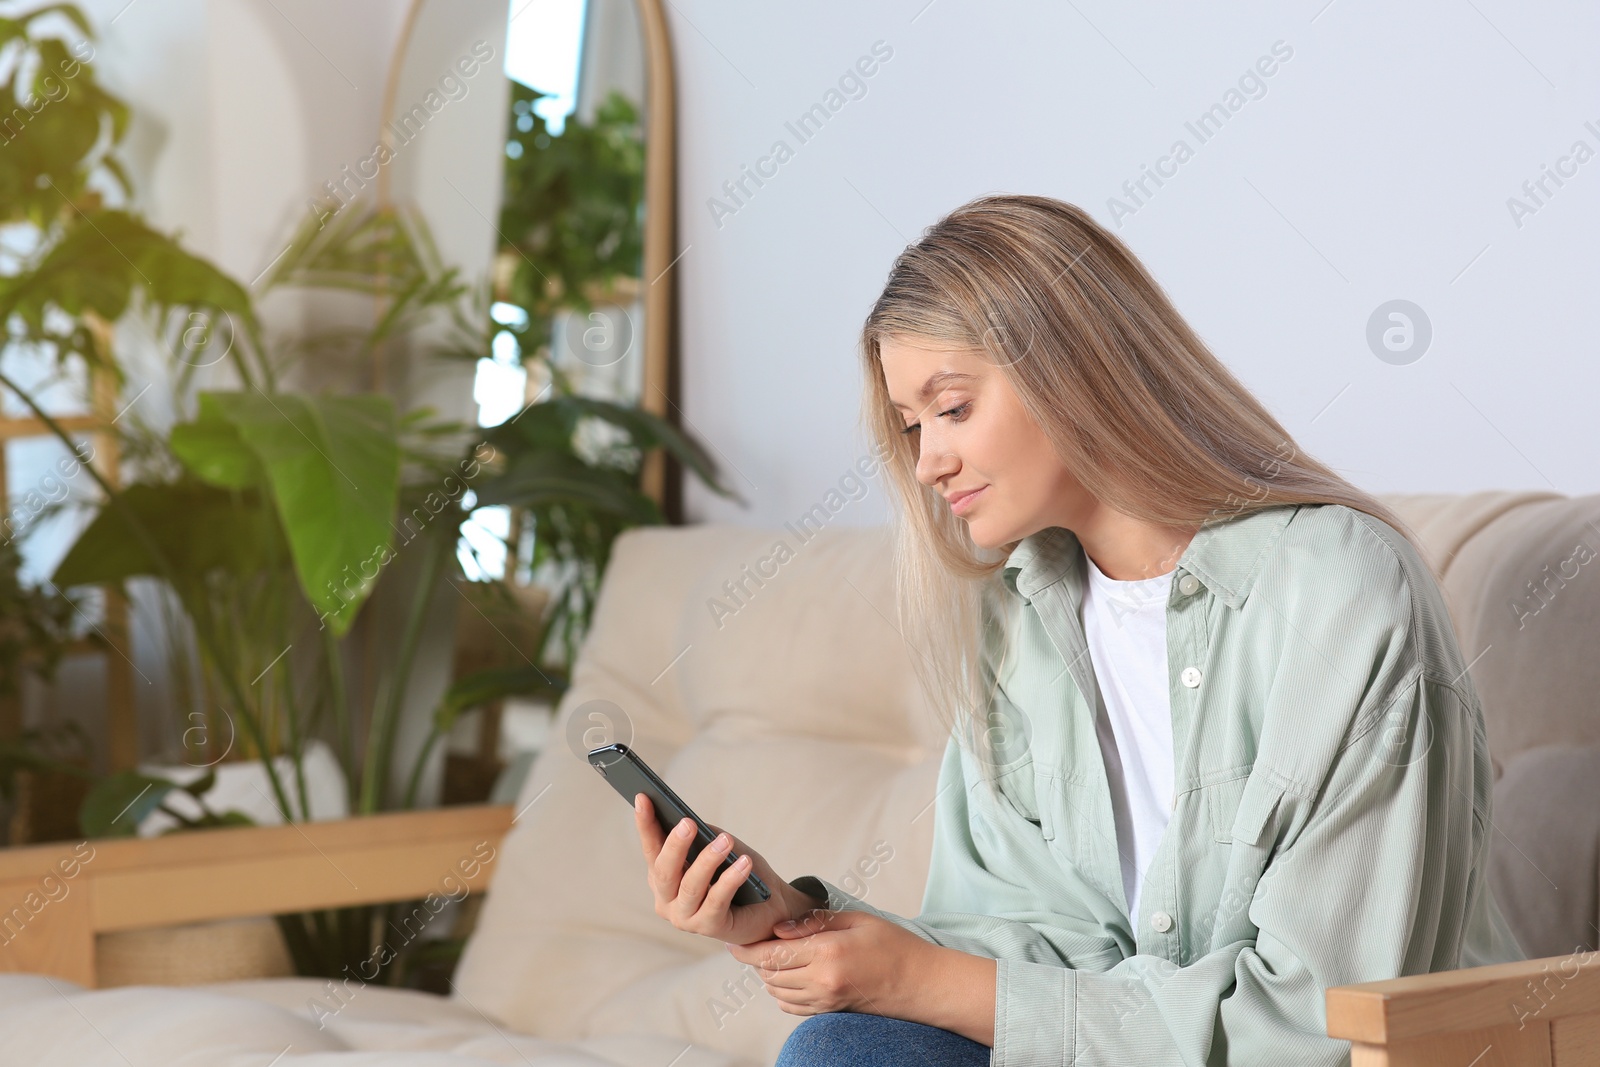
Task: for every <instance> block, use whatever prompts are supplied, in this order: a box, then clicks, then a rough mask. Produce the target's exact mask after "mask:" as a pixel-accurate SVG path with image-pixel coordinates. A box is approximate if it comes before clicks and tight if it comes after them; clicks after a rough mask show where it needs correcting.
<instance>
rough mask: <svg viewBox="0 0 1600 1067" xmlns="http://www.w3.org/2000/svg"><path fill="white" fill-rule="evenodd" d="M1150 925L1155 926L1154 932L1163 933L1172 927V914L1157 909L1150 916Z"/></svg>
mask: <svg viewBox="0 0 1600 1067" xmlns="http://www.w3.org/2000/svg"><path fill="white" fill-rule="evenodd" d="M1150 925H1151V926H1153V927H1155V931H1156V933H1158V934H1164V933H1166V932H1167V931H1168V930H1170V929H1172V916H1170V915H1168V914H1167V913H1166V912H1164V911H1158V912H1156V913H1155V914H1154V915H1152V916H1150Z"/></svg>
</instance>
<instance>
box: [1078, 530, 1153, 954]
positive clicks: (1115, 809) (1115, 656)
mask: <svg viewBox="0 0 1600 1067" xmlns="http://www.w3.org/2000/svg"><path fill="white" fill-rule="evenodd" d="M1084 561H1085V562H1086V563H1088V565H1089V566H1088V570H1087V574H1088V581H1087V582H1086V583H1085V586H1084V597H1083V629H1084V637H1085V638H1086V639H1087V640H1088V643H1089V659H1090V662H1091V663H1092V664H1093V665H1094V676H1095V680H1096V681H1097V682H1098V683H1099V686H1100V692H1101V695H1102V696H1103V697H1104V698H1105V704H1106V712H1107V715H1108V716H1109V719H1110V721H1109V722H1107V721H1105V719H1101V720H1099V721H1097V722H1096V724H1095V725H1096V733H1097V734H1098V735H1099V738H1100V752H1101V755H1102V756H1104V758H1105V764H1106V778H1107V779H1108V780H1109V783H1110V785H1111V810H1112V813H1113V815H1114V816H1115V819H1116V826H1117V850H1118V852H1119V853H1120V854H1121V857H1122V888H1123V892H1124V893H1125V894H1126V896H1127V900H1128V915H1129V917H1130V918H1131V919H1133V921H1134V922H1135V924H1137V922H1138V919H1139V889H1140V886H1141V884H1142V883H1143V881H1144V872H1145V871H1146V870H1148V869H1149V868H1150V860H1151V858H1152V857H1154V855H1155V851H1156V846H1157V845H1158V844H1160V842H1161V835H1162V833H1163V832H1165V830H1166V828H1167V820H1168V818H1169V817H1170V816H1171V814H1172V792H1173V770H1172V701H1171V696H1170V694H1169V693H1168V690H1167V596H1168V591H1169V590H1170V589H1171V586H1172V574H1173V572H1172V571H1168V572H1167V573H1166V574H1158V575H1156V576H1155V577H1154V578H1142V579H1139V580H1138V581H1132V582H1119V581H1116V580H1114V579H1112V578H1107V577H1106V576H1105V574H1103V573H1102V572H1101V570H1100V568H1099V567H1096V566H1095V565H1094V560H1092V559H1089V557H1088V555H1087V554H1085V556H1084Z"/></svg>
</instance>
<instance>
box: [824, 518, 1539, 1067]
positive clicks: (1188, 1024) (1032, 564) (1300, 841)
mask: <svg viewBox="0 0 1600 1067" xmlns="http://www.w3.org/2000/svg"><path fill="white" fill-rule="evenodd" d="M1084 573H1085V565H1084V555H1083V550H1082V548H1081V546H1080V545H1079V543H1078V539H1077V537H1076V536H1075V535H1074V534H1073V533H1072V532H1071V531H1070V530H1066V529H1063V528H1060V527H1052V528H1049V529H1046V530H1043V531H1040V532H1039V533H1037V534H1034V535H1032V536H1030V537H1028V538H1025V539H1024V540H1023V541H1022V542H1020V543H1019V544H1018V546H1017V547H1016V549H1015V550H1014V551H1013V552H1012V553H1011V555H1010V556H1009V557H1008V558H1007V560H1006V565H1005V568H1004V570H1003V571H1002V572H1001V575H1002V579H1003V581H1004V584H1005V593H1004V594H1002V596H1003V597H1005V598H1008V599H1012V600H1014V601H1015V603H1013V604H1012V609H1013V610H1011V611H1009V612H1008V613H1007V614H1008V615H1009V617H1010V620H1011V621H1010V622H1009V623H1006V624H1001V623H999V622H998V621H996V622H994V623H992V624H991V625H989V626H988V628H987V629H988V632H989V635H990V641H989V642H988V648H989V652H988V653H987V654H986V657H985V659H986V663H987V665H988V673H989V676H990V677H991V678H992V677H993V676H994V674H995V662H996V661H995V657H994V655H993V652H994V650H995V644H994V638H995V637H996V636H997V635H998V634H999V633H1000V630H1001V627H1002V625H1004V626H1006V627H1008V629H1009V635H1010V640H1011V643H1012V644H1011V651H1010V653H1009V654H1008V655H1007V656H1006V658H1005V660H1004V661H1003V664H1002V665H1001V666H1000V668H999V682H1000V691H999V693H998V694H997V697H996V701H995V704H994V705H993V707H992V708H991V709H990V715H991V721H992V722H995V723H996V725H997V726H998V728H999V730H998V733H997V734H996V736H999V737H1001V738H1002V741H1001V744H1000V746H999V752H998V755H997V759H996V765H997V767H999V768H1001V769H1003V771H1004V773H1003V775H1002V777H1001V779H1000V784H1001V789H1002V796H1001V798H999V799H996V798H994V797H993V796H992V795H991V794H990V792H989V791H988V790H987V789H986V787H985V786H984V785H983V783H982V782H981V780H980V778H979V773H980V771H979V767H978V764H977V761H976V757H975V756H974V754H973V753H972V752H971V751H970V750H969V749H968V748H966V747H964V746H961V745H958V744H957V743H956V741H955V739H954V738H952V739H951V741H950V742H949V744H948V746H947V748H946V750H945V755H944V761H943V764H942V767H941V770H940V775H939V783H938V793H937V794H936V797H935V808H934V812H935V814H934V843H933V856H932V863H931V867H930V870H929V874H928V882H927V889H926V892H925V895H924V897H923V903H922V914H921V915H920V917H918V918H916V919H906V918H903V917H900V916H897V915H892V914H889V913H887V912H883V911H881V910H879V909H877V908H875V907H873V906H872V905H869V904H867V903H865V902H864V901H862V900H861V899H860V898H858V897H855V896H852V895H851V894H849V893H846V892H845V891H843V890H842V889H840V888H839V887H838V886H835V885H833V884H831V883H828V882H826V881H822V880H820V879H819V880H818V881H819V882H820V883H821V885H822V886H823V887H825V888H826V890H827V893H828V903H829V907H831V908H835V909H845V908H851V909H859V910H863V911H869V912H873V913H876V914H878V915H881V916H882V917H884V918H885V919H888V920H890V921H892V922H895V923H897V924H898V925H900V926H903V927H905V928H906V929H908V930H910V931H912V932H913V933H916V934H917V935H919V936H920V937H922V938H924V939H926V940H928V941H931V942H933V943H935V944H939V945H946V946H949V947H951V948H956V949H960V950H962V951H965V952H969V953H973V954H976V955H980V956H984V957H989V958H993V959H995V960H997V961H998V963H997V987H996V991H995V994H996V995H995V1021H994V1029H995V1043H994V1052H993V1057H992V1060H991V1062H992V1063H993V1064H994V1067H1014V1065H1015V1067H1021V1065H1027V1067H1047V1065H1055V1064H1062V1065H1068V1064H1139V1065H1141V1067H1148V1065H1155V1064H1189V1065H1199V1064H1284V1063H1295V1064H1340V1063H1348V1062H1349V1056H1350V1044H1349V1042H1347V1041H1337V1040H1334V1039H1331V1038H1329V1037H1328V1036H1327V1031H1326V1012H1325V1006H1324V999H1323V998H1324V991H1325V990H1326V989H1327V988H1328V987H1330V986H1337V985H1345V984H1349V983H1352V982H1366V981H1371V980H1375V979H1381V978H1392V977H1395V976H1398V975H1405V974H1417V973H1425V972H1430V971H1442V970H1451V969H1454V968H1458V967H1469V966H1476V965H1479V964H1484V963H1498V962H1503V961H1509V960H1518V959H1523V958H1524V954H1523V953H1522V952H1521V950H1520V949H1519V948H1518V946H1517V943H1516V940H1515V938H1514V936H1513V935H1512V933H1511V931H1510V929H1509V928H1508V927H1507V926H1506V925H1505V920H1504V918H1503V917H1502V916H1501V914H1500V911H1499V909H1498V908H1497V907H1496V906H1495V903H1494V901H1493V898H1492V896H1491V895H1490V892H1489V887H1488V883H1487V881H1486V870H1487V868H1486V859H1487V851H1488V847H1489V835H1490V832H1491V830H1490V825H1491V824H1490V804H1489V799H1490V785H1491V772H1490V765H1489V753H1488V747H1487V744H1486V741H1485V735H1484V724H1483V713H1482V709H1481V706H1480V704H1479V700H1478V695H1477V693H1476V692H1475V691H1474V689H1473V686H1472V681H1471V678H1470V677H1469V676H1468V674H1467V663H1466V661H1465V660H1464V658H1463V656H1462V653H1461V650H1460V648H1459V647H1458V646H1457V644H1456V638H1455V633H1454V630H1453V629H1452V627H1451V624H1450V620H1449V616H1448V614H1447V613H1446V610H1445V605H1444V601H1443V598H1442V594H1441V592H1440V589H1439V586H1438V584H1437V582H1436V580H1435V579H1434V577H1433V575H1432V573H1431V572H1430V571H1429V570H1428V567H1427V565H1426V564H1425V563H1424V562H1423V560H1422V559H1421V558H1420V557H1419V556H1418V555H1417V553H1416V551H1415V550H1414V549H1413V548H1412V547H1411V545H1410V544H1409V543H1408V542H1406V541H1405V539H1404V538H1402V537H1401V536H1400V535H1399V534H1398V533H1397V532H1395V531H1394V530H1393V529H1392V528H1390V527H1389V526H1388V525H1387V524H1386V523H1383V522H1380V521H1379V520H1377V519H1375V518H1373V517H1371V516H1369V515H1367V514H1365V513H1363V512H1359V511H1356V510H1353V509H1351V508H1348V507H1345V506H1343V505H1337V504H1321V505H1280V506H1273V507H1268V508H1264V509H1259V510H1256V511H1252V512H1249V513H1243V514H1230V515H1227V516H1225V517H1222V518H1221V519H1219V520H1216V521H1213V522H1211V523H1209V524H1207V525H1206V526H1204V527H1202V529H1201V530H1200V532H1199V533H1197V534H1196V535H1195V537H1194V539H1193V540H1192V541H1191V542H1190V543H1189V545H1188V546H1187V548H1186V549H1185V550H1184V552H1183V554H1182V555H1181V557H1180V558H1179V560H1178V563H1177V568H1176V570H1175V571H1174V572H1173V581H1172V586H1171V592H1170V599H1169V601H1168V604H1167V675H1168V686H1169V690H1170V693H1171V702H1172V738H1173V750H1174V753H1173V754H1174V767H1175V778H1176V781H1175V782H1174V794H1175V800H1174V803H1173V809H1172V814H1171V821H1170V822H1169V823H1168V825H1167V828H1166V832H1165V834H1164V836H1163V837H1162V839H1161V843H1160V845H1159V847H1158V848H1157V850H1156V853H1155V855H1154V857H1153V859H1152V860H1151V863H1150V867H1149V869H1148V870H1147V871H1145V872H1144V879H1145V880H1144V888H1143V890H1142V896H1141V899H1140V914H1139V915H1138V916H1135V917H1130V916H1129V915H1128V914H1127V905H1126V902H1125V897H1124V894H1123V887H1122V876H1121V868H1120V862H1119V858H1118V843H1117V838H1116V831H1115V827H1114V824H1113V821H1112V808H1111V797H1110V791H1109V787H1108V785H1107V779H1106V771H1105V765H1104V760H1103V759H1102V757H1101V751H1100V748H1099V746H1098V743H1097V740H1096V734H1095V718H1096V715H1097V714H1098V715H1102V716H1103V715H1104V714H1105V711H1104V704H1103V700H1102V697H1101V694H1100V690H1099V688H1098V686H1097V685H1096V682H1095V679H1094V676H1093V671H1092V666H1091V660H1090V657H1089V655H1088V648H1087V645H1086V644H1085V641H1084V635H1083V627H1082V623H1081V612H1080V608H1081V605H1082V594H1083V587H1084ZM986 615H987V617H989V618H991V619H997V618H998V617H997V616H994V615H993V614H992V613H986ZM808 880H809V879H808Z"/></svg>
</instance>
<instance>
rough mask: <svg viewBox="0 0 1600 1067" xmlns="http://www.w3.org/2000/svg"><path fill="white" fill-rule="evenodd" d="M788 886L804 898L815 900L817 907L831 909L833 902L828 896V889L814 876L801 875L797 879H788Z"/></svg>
mask: <svg viewBox="0 0 1600 1067" xmlns="http://www.w3.org/2000/svg"><path fill="white" fill-rule="evenodd" d="M789 884H790V885H792V886H794V887H795V888H796V889H798V890H800V892H802V893H804V894H805V895H806V896H808V897H811V898H813V899H814V900H816V902H817V906H818V907H820V908H831V907H833V901H832V899H831V898H830V896H829V893H828V887H827V886H825V885H823V884H822V879H820V878H818V877H816V876H815V875H810V874H802V875H801V876H800V877H799V878H793V879H790V881H789Z"/></svg>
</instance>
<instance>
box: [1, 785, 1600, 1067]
mask: <svg viewBox="0 0 1600 1067" xmlns="http://www.w3.org/2000/svg"><path fill="white" fill-rule="evenodd" d="M512 821H513V817H512V811H511V808H510V807H509V806H506V805H496V806H474V807H457V808H443V809H439V810H435V811H420V812H401V813H395V814H388V815H372V816H367V817H365V818H360V819H344V820H340V821H336V822H318V823H307V824H301V825H295V826H272V827H249V828H241V829H227V830H206V831H196V832H191V833H180V834H173V835H170V836H166V837H157V838H145V839H138V840H110V841H92V842H82V843H79V844H76V845H74V844H70V843H66V844H50V845H35V846H30V847H26V848H17V849H8V850H0V972H30V973H39V974H49V975H54V976H57V977H60V978H66V979H70V980H72V981H74V982H77V983H79V984H81V985H85V986H93V985H95V984H96V982H95V937H96V935H97V934H101V933H110V932H112V931H118V930H137V929H150V928H155V927H163V926H177V925H182V924H185V923H193V922H202V921H206V920H211V919H226V918H243V917H246V916H258V915H270V914H274V913H281V912H293V911H303V910H308V909H313V908H333V907H344V906H347V905H356V904H381V903H388V902H391V901H399V900H410V899H416V898H419V897H425V896H427V895H428V894H429V893H459V892H460V887H461V886H465V887H466V888H467V889H468V890H469V891H471V892H480V891H482V890H483V889H484V887H486V886H487V885H488V883H489V878H490V875H491V874H492V872H493V868H494V858H493V857H494V856H495V855H496V854H497V853H498V849H499V846H500V841H501V839H502V838H503V837H504V836H505V833H506V831H508V830H509V829H510V828H511V824H512ZM485 857H487V858H485ZM468 861H475V862H468ZM469 872H470V873H469ZM447 878H448V879H453V881H451V882H449V883H446V879H447ZM1327 1020H1328V1034H1329V1036H1331V1037H1336V1038H1342V1039H1344V1040H1347V1041H1349V1042H1351V1063H1352V1067H1443V1065H1446V1064H1448V1065H1451V1067H1498V1065H1513V1064H1514V1065H1518V1067H1524V1065H1537V1067H1578V1065H1584V1067H1594V1065H1600V953H1594V952H1589V953H1585V952H1581V951H1575V952H1573V953H1572V954H1571V955H1568V956H1557V957H1551V958H1548V959H1538V960H1527V961H1524V962H1519V963H1505V964H1497V965H1494V966H1490V967H1475V968H1470V969H1467V970H1460V971H1446V972H1441V973H1437V974H1423V975H1412V976H1409V977H1405V978H1394V979H1389V980H1386V981H1381V982H1367V983H1364V984H1361V985H1349V986H1339V987H1336V988H1333V989H1329V990H1328V991H1327Z"/></svg>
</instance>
